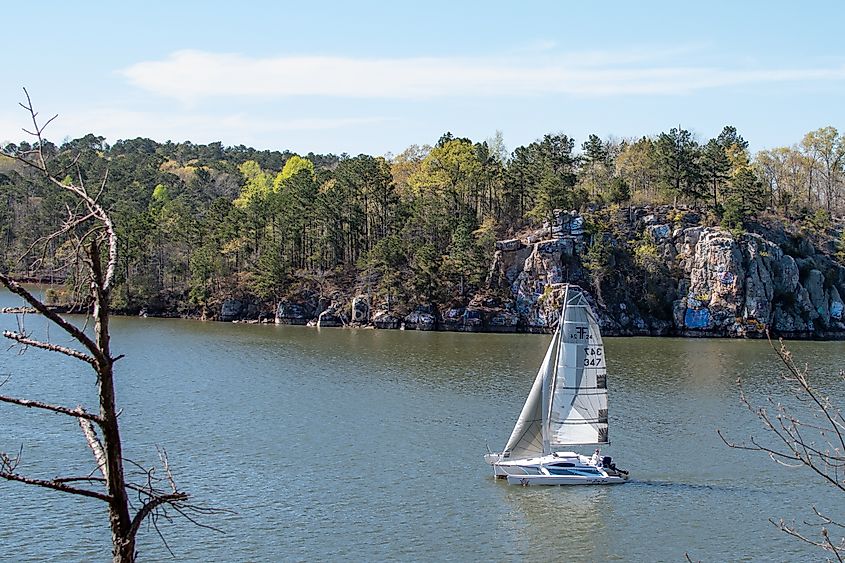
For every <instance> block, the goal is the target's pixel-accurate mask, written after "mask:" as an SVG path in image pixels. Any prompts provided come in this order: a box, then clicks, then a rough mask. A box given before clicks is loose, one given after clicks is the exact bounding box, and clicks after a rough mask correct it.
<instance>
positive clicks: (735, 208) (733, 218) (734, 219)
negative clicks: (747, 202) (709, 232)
mask: <svg viewBox="0 0 845 563" xmlns="http://www.w3.org/2000/svg"><path fill="white" fill-rule="evenodd" d="M744 224H745V206H744V204H743V202H742V200H740V199H739V198H738V197H736V196H730V197H728V198H727V199H726V200H725V202H724V204H723V205H722V221H721V225H722V227H723V228H725V229H728V230H729V231H731V232H732V233H734V235H739V234H742V233H743V232H745V229H744Z"/></svg>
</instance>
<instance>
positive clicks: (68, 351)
mask: <svg viewBox="0 0 845 563" xmlns="http://www.w3.org/2000/svg"><path fill="white" fill-rule="evenodd" d="M3 336H4V337H5V338H8V339H9V340H14V341H15V342H17V343H18V344H23V345H24V346H32V347H33V348H41V349H42V350H49V351H51V352H58V353H60V354H64V355H65V356H70V357H71V358H76V359H77V360H82V361H83V362H87V363H89V364H91V365H94V362H96V360H95V359H94V358H92V357H91V356H89V355H88V354H84V353H82V352H80V351H79V350H74V349H73V348H68V347H66V346H59V345H58V344H50V343H49V342H41V341H40V340H34V339H32V338H29V337H27V335H25V334H21V333H19V332H12V331H11V330H4V331H3Z"/></svg>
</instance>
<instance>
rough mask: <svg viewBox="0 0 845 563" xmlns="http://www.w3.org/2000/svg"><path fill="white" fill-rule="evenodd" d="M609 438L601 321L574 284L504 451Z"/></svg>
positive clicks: (522, 453) (529, 453)
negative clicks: (600, 330)
mask: <svg viewBox="0 0 845 563" xmlns="http://www.w3.org/2000/svg"><path fill="white" fill-rule="evenodd" d="M607 441H608V435H607V369H606V366H605V361H604V345H603V344H602V339H601V333H600V332H599V325H598V322H597V321H596V317H595V315H594V314H593V310H592V308H591V307H590V304H589V303H588V302H587V298H586V296H585V295H584V292H583V291H582V290H581V289H580V288H578V287H576V286H568V287H567V288H566V292H565V294H564V306H563V311H562V314H561V319H560V321H559V323H558V327H557V330H556V331H555V334H554V336H553V337H552V341H551V343H550V344H549V349H548V350H547V351H546V357H545V358H544V359H543V364H542V365H541V366H540V370H539V371H538V372H537V377H535V378H534V384H533V385H532V386H531V392H530V393H529V394H528V398H527V399H526V400H525V405H524V406H523V407H522V412H520V414H519V419H518V420H517V421H516V425H515V426H514V429H513V432H511V436H510V439H508V443H507V445H506V446H505V450H504V455H505V457H508V458H510V459H524V458H531V457H536V456H541V455H546V454H549V453H551V452H552V451H555V450H556V449H560V448H565V447H569V446H576V445H585V444H605V443H607Z"/></svg>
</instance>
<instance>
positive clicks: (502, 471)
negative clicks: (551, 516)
mask: <svg viewBox="0 0 845 563" xmlns="http://www.w3.org/2000/svg"><path fill="white" fill-rule="evenodd" d="M484 457H485V459H486V460H487V462H488V463H489V464H490V465H492V466H493V473H494V475H495V476H496V478H498V479H507V480H508V484H509V485H523V486H527V485H616V484H622V483H624V482H625V481H627V480H628V474H627V473H626V472H623V471H619V470H617V469H615V466H614V469H611V468H609V467H603V466H602V465H601V463H600V462H598V463H594V462H593V461H592V459H591V458H588V457H585V456H580V455H578V454H576V453H574V452H555V453H553V454H549V455H545V456H540V457H535V458H528V459H514V460H510V459H509V460H502V459H501V454H487V455H486V456H484Z"/></svg>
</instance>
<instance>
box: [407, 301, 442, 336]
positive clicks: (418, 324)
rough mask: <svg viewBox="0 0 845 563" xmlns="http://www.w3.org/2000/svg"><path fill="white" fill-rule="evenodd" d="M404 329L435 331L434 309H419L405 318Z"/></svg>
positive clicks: (428, 307) (435, 317) (429, 307)
mask: <svg viewBox="0 0 845 563" xmlns="http://www.w3.org/2000/svg"><path fill="white" fill-rule="evenodd" d="M405 328H406V329H408V330H436V329H437V316H436V315H435V314H434V307H431V306H427V307H419V308H418V309H417V310H416V311H413V312H412V313H411V314H409V315H408V316H407V317H405Z"/></svg>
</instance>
